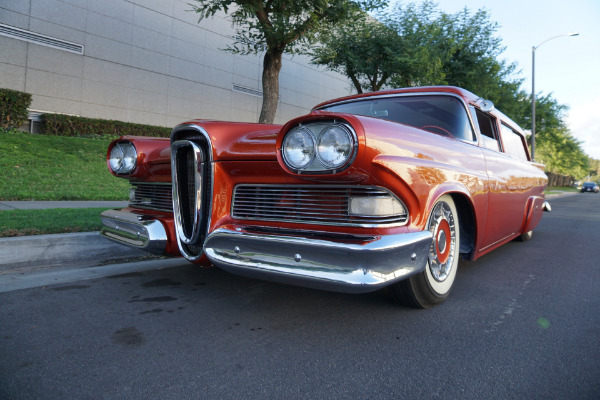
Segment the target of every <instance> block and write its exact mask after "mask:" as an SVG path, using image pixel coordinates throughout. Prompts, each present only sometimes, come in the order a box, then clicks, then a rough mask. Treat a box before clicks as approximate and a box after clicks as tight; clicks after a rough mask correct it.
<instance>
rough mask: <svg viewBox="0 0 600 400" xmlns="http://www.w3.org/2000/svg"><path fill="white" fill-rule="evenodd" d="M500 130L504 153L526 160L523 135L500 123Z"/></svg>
mask: <svg viewBox="0 0 600 400" xmlns="http://www.w3.org/2000/svg"><path fill="white" fill-rule="evenodd" d="M500 131H501V132H500V133H501V135H502V142H503V143H504V150H505V151H506V154H508V155H510V156H513V157H515V158H518V159H519V160H524V161H528V157H527V151H526V150H525V142H524V141H523V137H522V136H521V135H519V134H518V133H517V132H515V131H514V130H512V129H511V128H510V127H508V126H507V125H504V124H502V125H501V127H500Z"/></svg>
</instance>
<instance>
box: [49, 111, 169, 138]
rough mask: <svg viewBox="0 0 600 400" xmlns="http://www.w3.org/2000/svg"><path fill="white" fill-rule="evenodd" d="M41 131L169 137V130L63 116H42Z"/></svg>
mask: <svg viewBox="0 0 600 400" xmlns="http://www.w3.org/2000/svg"><path fill="white" fill-rule="evenodd" d="M43 131H44V134H46V135H53V136H84V137H102V136H107V137H117V136H124V135H134V136H153V137H169V136H170V134H171V129H170V128H165V127H162V126H153V125H143V124H134V123H131V122H121V121H114V120H106V119H95V118H84V117H77V116H72V115H64V114H44V115H43Z"/></svg>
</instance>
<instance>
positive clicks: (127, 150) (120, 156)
mask: <svg viewBox="0 0 600 400" xmlns="http://www.w3.org/2000/svg"><path fill="white" fill-rule="evenodd" d="M137 157H138V153H137V149H136V148H135V145H134V144H133V143H132V142H129V141H123V142H118V143H116V144H115V145H114V146H113V147H112V148H111V149H110V153H109V156H108V166H109V168H110V170H111V171H112V172H113V173H114V174H116V175H129V174H131V173H132V172H133V171H134V170H135V169H136V167H137Z"/></svg>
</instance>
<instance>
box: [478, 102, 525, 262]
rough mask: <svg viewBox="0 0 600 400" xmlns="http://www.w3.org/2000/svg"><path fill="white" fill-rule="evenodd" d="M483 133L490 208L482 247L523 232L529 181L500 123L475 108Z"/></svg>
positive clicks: (479, 126)
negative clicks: (503, 136) (506, 146)
mask: <svg viewBox="0 0 600 400" xmlns="http://www.w3.org/2000/svg"><path fill="white" fill-rule="evenodd" d="M472 112H473V113H474V115H475V120H476V122H477V123H476V124H477V125H478V128H479V133H480V135H481V144H482V152H483V155H484V158H485V162H486V169H487V174H488V211H487V218H486V223H485V232H484V233H483V241H482V242H481V246H480V250H482V251H484V250H486V249H488V248H489V247H492V246H495V245H498V244H500V243H502V242H504V241H506V240H508V239H509V238H512V237H514V236H515V235H516V234H517V233H519V232H520V230H521V228H522V226H523V221H524V217H525V210H526V207H527V200H528V197H529V193H528V191H527V189H528V188H529V185H530V183H529V182H528V178H527V175H528V174H527V171H524V170H523V161H522V160H520V159H518V158H516V157H514V156H512V155H509V154H507V153H506V152H505V151H504V150H505V149H504V145H503V142H502V140H501V136H500V129H501V128H500V127H501V123H500V121H498V119H497V118H496V117H495V116H494V115H492V114H489V113H484V112H483V111H481V110H479V109H477V108H474V107H472Z"/></svg>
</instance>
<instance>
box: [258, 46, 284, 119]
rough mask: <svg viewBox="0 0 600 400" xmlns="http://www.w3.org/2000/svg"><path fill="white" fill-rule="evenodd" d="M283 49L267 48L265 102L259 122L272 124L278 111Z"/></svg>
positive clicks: (264, 64) (264, 71)
mask: <svg viewBox="0 0 600 400" xmlns="http://www.w3.org/2000/svg"><path fill="white" fill-rule="evenodd" d="M282 55H283V51H279V50H267V52H266V53H265V58H264V60H263V73H262V86H263V102H262V109H261V111H260V118H259V119H258V122H259V123H261V124H272V123H273V121H274V120H275V113H276V112H277V102H278V101H279V72H280V71H281V57H282Z"/></svg>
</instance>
